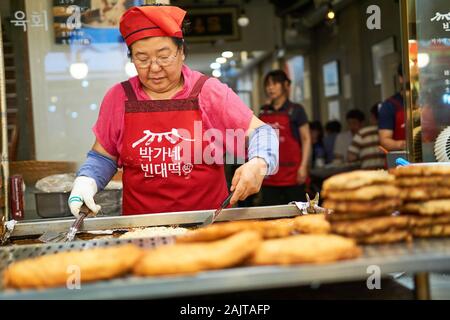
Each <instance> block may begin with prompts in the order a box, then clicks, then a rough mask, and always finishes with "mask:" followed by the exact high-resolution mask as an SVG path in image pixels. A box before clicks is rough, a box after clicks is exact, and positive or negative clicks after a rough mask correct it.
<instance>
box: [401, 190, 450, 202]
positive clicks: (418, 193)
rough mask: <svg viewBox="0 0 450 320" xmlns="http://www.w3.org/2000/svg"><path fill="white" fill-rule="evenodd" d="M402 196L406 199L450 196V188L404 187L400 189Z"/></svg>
mask: <svg viewBox="0 0 450 320" xmlns="http://www.w3.org/2000/svg"><path fill="white" fill-rule="evenodd" d="M400 198H402V199H403V200H404V201H415V200H429V199H443V198H450V188H436V187H428V188H427V187H414V188H402V189H401V191H400Z"/></svg>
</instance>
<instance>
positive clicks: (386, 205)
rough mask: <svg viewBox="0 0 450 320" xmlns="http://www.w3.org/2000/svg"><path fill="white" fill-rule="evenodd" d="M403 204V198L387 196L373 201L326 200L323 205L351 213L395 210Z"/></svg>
mask: <svg viewBox="0 0 450 320" xmlns="http://www.w3.org/2000/svg"><path fill="white" fill-rule="evenodd" d="M400 204H401V200H400V199H397V198H385V199H382V200H381V199H378V200H371V201H336V200H328V199H327V200H325V201H324V202H323V207H324V208H327V209H331V210H333V211H339V212H351V213H381V212H386V211H388V210H392V211H395V209H396V208H397V207H398V206H399V205H400Z"/></svg>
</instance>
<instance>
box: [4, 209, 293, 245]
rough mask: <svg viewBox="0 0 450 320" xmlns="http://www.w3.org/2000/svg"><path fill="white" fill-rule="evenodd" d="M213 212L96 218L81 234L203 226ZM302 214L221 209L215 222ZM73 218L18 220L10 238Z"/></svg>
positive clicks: (59, 226) (60, 227)
mask: <svg viewBox="0 0 450 320" xmlns="http://www.w3.org/2000/svg"><path fill="white" fill-rule="evenodd" d="M213 213H214V210H200V211H183V212H169V213H159V214H141V215H130V216H117V217H110V216H106V217H95V218H88V219H85V220H84V222H83V225H82V226H81V227H80V231H95V230H114V229H124V228H136V227H153V226H171V225H180V226H186V225H196V224H201V223H203V222H204V221H205V220H206V218H207V217H208V216H209V215H211V214H213ZM300 213H301V212H300V210H299V209H298V208H297V206H296V205H294V204H290V205H282V206H267V207H250V208H231V209H224V210H223V211H222V213H221V214H220V215H219V216H218V218H217V220H216V221H230V220H246V219H273V218H281V217H294V216H297V215H299V214H300ZM74 220H75V219H73V218H71V219H45V220H34V221H33V220H27V221H19V222H18V223H17V224H16V226H15V228H14V230H13V232H12V233H11V237H26V236H38V235H41V234H43V233H44V232H45V231H55V232H65V231H67V230H68V229H69V228H70V226H71V225H72V223H73V221H74Z"/></svg>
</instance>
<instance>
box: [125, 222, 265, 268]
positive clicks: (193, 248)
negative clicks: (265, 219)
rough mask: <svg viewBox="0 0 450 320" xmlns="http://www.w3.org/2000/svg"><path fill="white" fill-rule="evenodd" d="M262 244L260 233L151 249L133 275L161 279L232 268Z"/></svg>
mask: <svg viewBox="0 0 450 320" xmlns="http://www.w3.org/2000/svg"><path fill="white" fill-rule="evenodd" d="M260 244H261V236H260V234H259V233H258V232H255V231H243V232H239V233H237V234H234V235H232V236H230V237H228V238H226V239H223V240H218V241H213V242H205V243H186V244H184V243H183V244H174V245H169V246H164V247H161V248H156V249H153V250H148V251H147V252H146V254H145V255H144V257H143V258H142V259H141V260H140V261H139V262H138V263H137V264H136V265H135V267H134V269H133V272H134V274H135V275H138V276H160V275H174V274H192V273H196V272H200V271H204V270H214V269H222V268H228V267H232V266H235V265H238V264H240V263H241V262H242V261H244V259H246V258H247V257H248V256H249V255H250V254H251V253H253V251H255V250H256V248H257V247H258V246H259V245H260Z"/></svg>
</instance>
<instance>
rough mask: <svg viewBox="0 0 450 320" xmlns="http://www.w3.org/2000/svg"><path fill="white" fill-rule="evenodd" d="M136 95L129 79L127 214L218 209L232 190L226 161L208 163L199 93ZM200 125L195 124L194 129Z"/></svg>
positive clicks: (125, 85) (125, 139)
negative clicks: (144, 97) (185, 95)
mask: <svg viewBox="0 0 450 320" xmlns="http://www.w3.org/2000/svg"><path fill="white" fill-rule="evenodd" d="M207 79H208V77H207V76H202V77H201V78H200V79H199V80H198V81H197V82H196V84H195V85H194V87H193V89H192V92H191V94H190V96H189V97H188V98H187V99H173V100H142V101H138V100H137V98H136V94H135V93H134V91H133V89H132V87H131V84H130V82H129V81H125V82H122V86H123V88H124V90H125V93H126V95H127V99H128V100H127V101H126V102H125V118H124V135H123V147H122V151H121V154H120V160H121V162H122V164H123V186H124V188H123V208H122V213H123V214H124V215H131V214H145V213H160V212H173V211H192V210H206V209H215V208H218V207H219V206H220V204H221V203H222V201H223V199H225V198H226V197H227V195H228V188H227V184H226V180H225V173H224V167H223V164H215V163H214V164H209V165H208V164H204V163H203V158H202V155H203V150H204V149H205V147H207V146H208V144H207V142H206V141H203V134H204V128H203V125H202V122H201V120H202V117H201V111H200V109H199V103H198V95H199V93H200V91H201V89H202V87H203V84H204V83H205V81H206V80H207ZM195 128H196V130H194V129H195Z"/></svg>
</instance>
